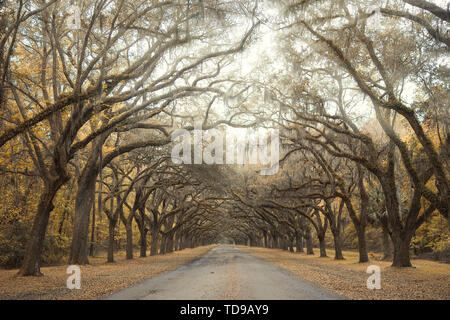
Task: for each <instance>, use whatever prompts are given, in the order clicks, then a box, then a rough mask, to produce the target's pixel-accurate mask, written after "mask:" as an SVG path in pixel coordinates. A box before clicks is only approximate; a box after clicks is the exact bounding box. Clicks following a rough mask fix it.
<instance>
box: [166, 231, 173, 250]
mask: <svg viewBox="0 0 450 320" xmlns="http://www.w3.org/2000/svg"><path fill="white" fill-rule="evenodd" d="M173 237H174V236H173V234H170V235H169V236H168V237H167V241H166V253H171V252H173V243H174V241H173Z"/></svg>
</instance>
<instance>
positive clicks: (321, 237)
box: [318, 235, 327, 258]
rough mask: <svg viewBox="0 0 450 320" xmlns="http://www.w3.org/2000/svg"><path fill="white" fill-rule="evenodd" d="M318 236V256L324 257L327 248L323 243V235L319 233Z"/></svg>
mask: <svg viewBox="0 0 450 320" xmlns="http://www.w3.org/2000/svg"><path fill="white" fill-rule="evenodd" d="M318 238H319V248H320V257H321V258H325V257H326V256H327V248H326V244H325V235H321V236H319V237H318Z"/></svg>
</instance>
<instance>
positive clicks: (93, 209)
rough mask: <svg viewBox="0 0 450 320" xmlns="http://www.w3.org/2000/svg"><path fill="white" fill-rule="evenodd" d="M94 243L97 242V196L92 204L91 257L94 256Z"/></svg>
mask: <svg viewBox="0 0 450 320" xmlns="http://www.w3.org/2000/svg"><path fill="white" fill-rule="evenodd" d="M94 241H95V194H94V201H93V202H92V224H91V244H90V246H89V256H90V257H93V256H94Z"/></svg>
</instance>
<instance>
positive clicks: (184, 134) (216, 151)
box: [171, 122, 280, 175]
mask: <svg viewBox="0 0 450 320" xmlns="http://www.w3.org/2000/svg"><path fill="white" fill-rule="evenodd" d="M269 137H270V141H269ZM171 139H172V141H173V142H178V143H177V144H175V145H174V147H173V148H172V153H171V157H172V161H173V163H175V164H182V163H184V164H192V163H194V164H203V163H204V164H223V163H224V153H225V158H226V159H225V161H226V164H250V165H259V166H261V167H263V168H262V169H261V170H260V174H261V175H274V174H277V173H278V169H279V147H280V142H279V140H280V135H279V131H278V130H267V131H264V132H261V131H258V130H255V129H247V131H246V134H244V135H243V134H242V132H241V133H236V132H227V133H226V139H224V135H223V133H222V131H219V130H217V129H210V130H204V131H203V130H202V123H201V122H196V123H195V125H194V132H193V139H191V133H190V132H189V131H188V130H186V129H178V130H175V131H174V132H173V133H172V136H171ZM211 140H212V141H211ZM224 140H225V142H226V146H224ZM192 146H193V148H194V155H193V157H192Z"/></svg>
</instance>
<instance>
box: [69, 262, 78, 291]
mask: <svg viewBox="0 0 450 320" xmlns="http://www.w3.org/2000/svg"><path fill="white" fill-rule="evenodd" d="M66 273H67V274H70V276H69V277H68V278H67V282H66V284H67V289H69V290H73V289H81V269H80V267H79V266H76V265H70V266H68V267H67V270H66Z"/></svg>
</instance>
